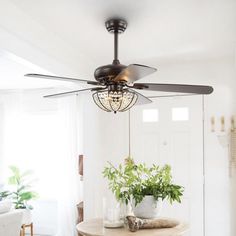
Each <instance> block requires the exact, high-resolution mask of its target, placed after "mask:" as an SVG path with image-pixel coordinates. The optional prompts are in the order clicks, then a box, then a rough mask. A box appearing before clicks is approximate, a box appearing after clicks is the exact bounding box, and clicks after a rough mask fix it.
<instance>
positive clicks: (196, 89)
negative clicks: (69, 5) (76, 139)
mask: <svg viewBox="0 0 236 236" xmlns="http://www.w3.org/2000/svg"><path fill="white" fill-rule="evenodd" d="M105 26H106V29H107V30H108V32H110V33H113V34H114V60H113V62H112V64H108V65H104V66H100V67H98V68H97V69H96V70H95V72H94V77H95V79H96V81H90V80H81V79H75V78H68V77H60V76H52V75H43V74H26V75H25V76H28V77H38V78H42V79H53V80H62V81H70V82H78V83H85V84H89V85H93V86H95V87H94V88H87V89H81V90H74V91H68V92H63V93H57V94H51V95H46V96H44V97H53V98H54V97H61V96H67V95H72V94H77V93H79V92H83V91H91V92H94V93H93V95H92V96H93V100H94V102H95V103H96V105H97V106H99V107H100V108H101V109H103V110H105V111H107V112H111V111H112V112H114V113H116V112H123V111H127V110H129V109H130V108H131V107H132V106H134V105H139V104H146V103H150V102H152V101H151V100H150V99H149V98H148V97H145V96H144V95H142V94H140V93H139V92H137V90H138V91H139V90H150V91H162V92H178V93H188V94H210V93H212V92H213V88H212V87H211V86H203V85H185V84H159V83H158V84H156V83H136V81H137V80H139V79H142V78H143V77H145V76H147V75H150V74H152V73H154V72H156V68H153V67H149V66H145V65H139V64H130V65H128V66H126V65H122V64H120V61H119V59H118V35H119V34H120V33H123V32H124V31H125V30H126V27H127V22H126V21H125V20H122V19H110V20H108V21H106V23H105Z"/></svg>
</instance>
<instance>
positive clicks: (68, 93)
mask: <svg viewBox="0 0 236 236" xmlns="http://www.w3.org/2000/svg"><path fill="white" fill-rule="evenodd" d="M103 89H104V88H100V87H97V88H88V89H80V90H73V91H68V92H63V93H54V94H50V95H45V96H43V97H44V98H58V97H65V96H69V95H73V94H77V93H79V92H86V91H97V90H103Z"/></svg>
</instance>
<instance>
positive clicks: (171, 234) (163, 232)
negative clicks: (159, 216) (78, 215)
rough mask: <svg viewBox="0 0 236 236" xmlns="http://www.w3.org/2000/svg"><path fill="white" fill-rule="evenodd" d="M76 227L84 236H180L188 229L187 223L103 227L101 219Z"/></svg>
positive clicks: (88, 221) (85, 222)
mask: <svg viewBox="0 0 236 236" xmlns="http://www.w3.org/2000/svg"><path fill="white" fill-rule="evenodd" d="M76 229H77V231H78V233H80V234H82V235H84V236H181V235H184V233H186V232H187V231H188V225H187V224H184V223H180V224H179V225H178V226H176V227H174V228H166V229H142V230H138V231H137V232H130V231H129V230H128V229H126V228H116V229H108V228H104V227H103V223H102V219H92V220H87V221H84V222H82V223H79V224H78V225H77V226H76Z"/></svg>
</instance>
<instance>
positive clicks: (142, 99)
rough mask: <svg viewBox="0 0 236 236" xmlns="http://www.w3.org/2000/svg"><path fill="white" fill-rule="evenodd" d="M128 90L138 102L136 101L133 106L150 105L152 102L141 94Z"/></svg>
mask: <svg viewBox="0 0 236 236" xmlns="http://www.w3.org/2000/svg"><path fill="white" fill-rule="evenodd" d="M130 90H131V91H132V92H134V93H136V94H137V95H138V100H137V101H136V103H135V106H136V105H144V104H148V103H152V100H151V99H149V98H148V97H145V96H144V95H143V94H141V93H138V92H137V91H134V90H133V89H130Z"/></svg>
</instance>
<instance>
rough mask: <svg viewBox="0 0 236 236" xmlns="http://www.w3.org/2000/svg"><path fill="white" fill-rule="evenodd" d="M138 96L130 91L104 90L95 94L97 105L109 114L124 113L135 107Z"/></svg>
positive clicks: (94, 98)
mask: <svg viewBox="0 0 236 236" xmlns="http://www.w3.org/2000/svg"><path fill="white" fill-rule="evenodd" d="M137 99H138V95H137V94H136V93H135V92H132V91H130V90H128V89H124V90H108V89H106V90H102V91H97V92H95V93H94V94H93V100H94V102H95V104H96V105H97V106H98V107H99V108H101V109H103V110H104V111H107V112H114V113H116V112H123V111H127V110H129V109H130V108H131V107H132V106H133V105H135V103H136V101H137Z"/></svg>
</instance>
